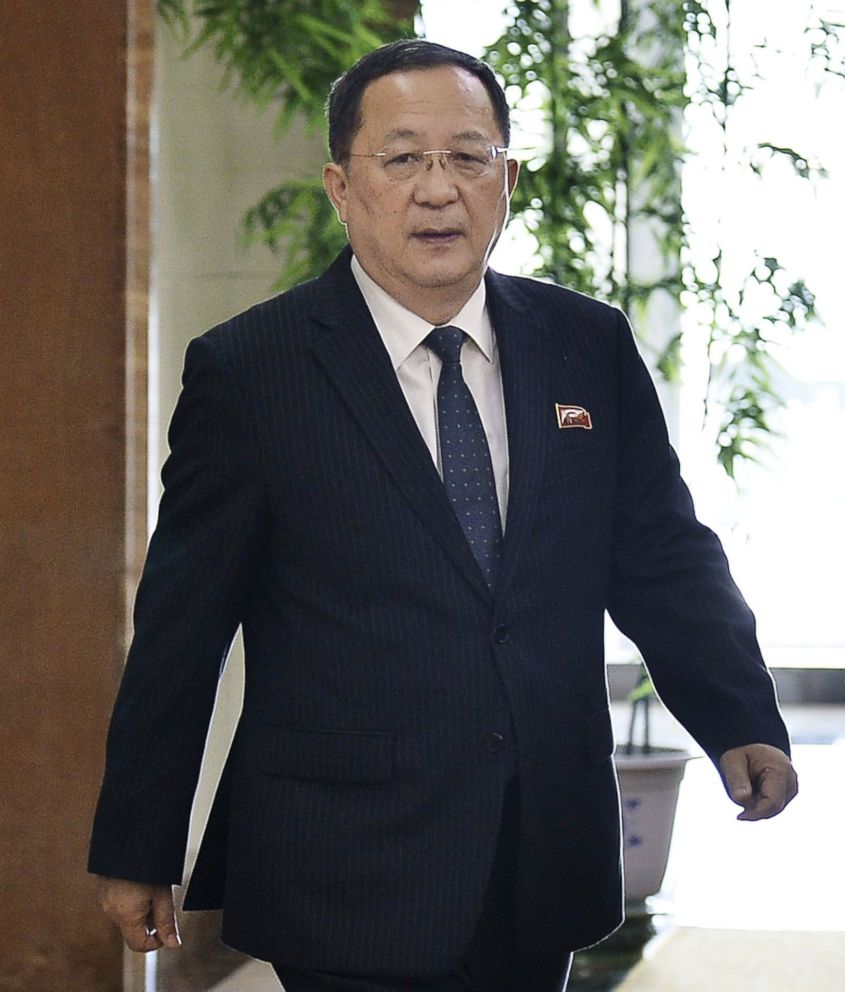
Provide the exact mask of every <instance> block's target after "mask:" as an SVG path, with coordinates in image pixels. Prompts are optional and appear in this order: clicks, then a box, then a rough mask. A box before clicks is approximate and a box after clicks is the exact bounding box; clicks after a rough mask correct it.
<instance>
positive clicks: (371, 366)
mask: <svg viewBox="0 0 845 992" xmlns="http://www.w3.org/2000/svg"><path fill="white" fill-rule="evenodd" d="M329 124H330V146H331V153H332V161H331V163H330V164H329V165H327V166H326V168H325V174H324V178H325V186H326V190H327V193H328V195H329V197H330V198H331V201H332V203H333V204H334V206H335V208H336V209H337V213H338V216H339V217H340V220H341V221H342V222H343V223H344V224H345V225H346V227H347V231H348V235H349V241H350V246H351V250H347V251H345V252H344V253H343V254H342V255H341V256H340V257H339V258H338V259H337V261H336V262H335V263H334V265H333V266H332V267H331V268H330V269H329V271H328V272H327V273H325V274H324V275H323V276H322V277H321V278H320V279H318V280H316V281H314V282H312V283H308V284H306V285H303V286H300V287H297V288H295V289H293V290H291V291H290V292H288V293H285V294H282V295H281V296H278V297H276V298H274V299H272V300H269V301H267V302H265V303H262V304H259V305H258V306H256V307H254V308H252V309H251V310H249V311H247V312H246V313H244V314H241V315H239V316H237V317H235V318H233V319H232V320H230V321H228V322H227V323H225V324H223V325H221V326H220V327H218V328H215V329H214V330H212V331H210V332H209V333H208V334H205V335H203V336H202V337H200V338H198V339H197V340H196V341H194V342H192V344H191V346H190V347H189V349H188V353H187V357H186V362H185V372H184V381H183V386H184V388H183V392H182V395H181V397H180V400H179V403H178V405H177V409H176V412H175V414H174V418H173V422H172V426H171V434H170V441H171V455H170V457H169V459H168V461H167V463H166V465H165V468H164V471H163V481H164V486H165V490H164V496H163V498H162V504H161V509H160V516H159V522H158V526H157V528H156V532H155V534H154V536H153V539H152V541H151V544H150V549H149V553H148V558H147V563H146V566H145V570H144V575H143V577H142V581H141V584H140V587H139V590H138V598H137V603H136V613H135V637H134V641H133V645H132V649H131V651H130V656H129V659H128V662H127V667H126V671H125V675H124V679H123V682H122V685H121V689H120V693H119V696H118V700H117V703H116V706H115V712H114V716H113V720H112V725H111V729H110V733H109V742H108V755H107V766H106V774H105V779H104V783H103V790H102V794H101V798H100V803H99V806H98V811H97V816H96V820H95V827H94V836H93V841H92V849H91V859H90V868H91V870H92V871H94V872H96V873H98V874H99V875H102V876H103V881H102V889H103V903H104V907H105V909H106V911H107V912H108V913H109V914H110V915H111V917H112V918H113V919H114V920H115V922H117V923H118V924H119V926H120V927H121V930H122V932H123V935H124V937H125V939H126V942H127V944H128V945H129V946H130V947H131V948H132V949H133V950H139V951H148V950H154V949H156V948H159V947H162V946H165V947H170V946H176V945H177V943H178V938H177V936H176V932H175V926H174V921H173V908H172V899H171V886H172V884H174V883H178V882H179V881H180V879H181V874H182V867H183V859H184V852H185V843H186V835H187V828H188V818H189V812H190V807H191V800H192V797H193V792H194V788H195V784H196V780H197V775H198V770H199V765H200V760H201V755H202V751H203V744H204V740H205V734H206V731H207V727H208V722H209V718H210V714H211V712H212V709H213V705H214V696H215V688H216V684H217V678H218V673H219V669H220V665H221V660H222V659H223V658H224V657H225V654H226V652H227V650H228V647H229V644H230V642H231V639H232V637H233V635H234V633H235V631H236V629H237V627H238V626H239V625H242V628H243V635H244V645H245V652H246V682H245V698H244V708H243V713H242V716H241V719H240V722H239V725H238V730H237V733H236V735H235V740H234V743H233V745H232V749H231V753H230V755H229V758H228V761H227V764H226V768H225V770H224V773H223V778H222V781H221V785H220V788H219V791H218V795H217V797H216V800H215V804H214V807H213V810H212V813H211V816H210V820H209V824H208V827H207V829H206V833H205V837H204V840H203V845H202V848H201V851H200V854H199V857H198V861H197V866H196V869H195V872H194V876H193V878H192V881H191V885H190V888H189V892H188V896H187V899H186V906H187V907H195V908H203V907H206V908H207V907H213V906H220V905H222V906H223V907H224V924H223V935H224V939H225V940H226V941H227V942H228V943H230V944H231V945H232V946H234V947H237V948H240V949H242V950H244V951H245V952H247V953H249V954H252V955H255V956H256V957H260V958H264V959H266V960H269V961H272V962H273V963H274V965H275V967H276V970H277V972H278V974H279V976H280V978H281V979H282V981H283V983H284V985H285V987H286V988H287V989H288V992H315V990H333V992H348V990H358V992H399V990H404V992H409V990H415V992H416V990H424V989H427V990H429V992H461V990H462V992H467V990H469V992H560V989H562V988H563V987H564V986H565V983H566V975H567V970H568V967H569V962H570V958H571V951H572V950H573V949H575V948H578V947H582V946H584V945H586V944H590V943H593V942H595V941H597V940H599V939H601V938H602V937H603V936H604V935H606V934H607V933H609V932H610V931H611V930H612V929H613V928H614V927H615V926H617V925H618V923H619V922H620V919H621V913H622V888H621V877H620V855H619V809H618V798H617V792H616V784H615V778H614V772H613V764H612V758H611V755H612V749H613V741H612V733H611V727H610V720H609V713H608V705H607V694H606V683H605V672H604V660H603V617H604V613H605V610H606V609H607V610H609V611H610V613H611V614H612V616H613V617H614V619H615V620H616V622H617V624H618V625H619V627H620V628H621V629H622V630H623V631H625V632H626V633H628V634H629V635H630V636H631V637H633V639H634V640H635V641H636V642H637V644H638V645H639V646H640V648H641V650H642V652H643V655H644V657H645V658H646V660H647V662H648V664H649V667H650V669H651V672H652V675H653V677H654V679H655V682H656V684H657V687H658V689H659V690H660V692H661V694H662V697H663V699H664V700H665V702H666V703H667V705H668V706H669V707H670V709H672V710H673V712H674V713H675V715H676V716H678V718H679V719H680V720H681V722H682V723H684V724H685V726H686V727H687V728H688V729H689V730H690V731H691V732H692V734H693V735H694V736H695V737H696V738H697V739H698V741H699V742H700V743H701V745H702V747H703V748H704V750H705V751H706V752H707V754H708V755H709V756H710V757H711V758H712V759H713V761H714V762H715V763H716V764H717V766H718V767H719V769H720V771H721V774H722V776H723V778H724V780H725V785H726V788H727V789H728V792H729V794H730V795H731V796H732V798H733V799H734V800H735V801H736V802H737V803H739V804H740V805H741V806H742V807H743V812H742V813H741V814H740V815H741V817H743V818H745V819H758V818H761V817H765V816H771V815H774V814H775V813H777V812H778V811H779V810H780V809H782V808H783V806H784V805H786V803H787V802H789V800H790V799H791V798H792V796H793V795H794V793H795V791H796V781H795V776H794V772H793V770H792V767H791V765H790V763H789V759H788V757H787V754H788V748H789V744H788V738H787V734H786V731H785V728H784V726H783V723H782V721H781V719H780V716H779V713H778V709H777V704H776V700H775V695H774V691H773V686H772V682H771V679H770V676H769V674H768V673H767V671H766V668H765V666H764V663H763V661H762V658H761V657H760V653H759V649H758V647H757V643H756V639H755V634H754V623H753V618H752V616H751V614H750V612H749V610H748V608H747V606H746V605H745V603H744V602H743V600H742V598H741V596H740V594H739V593H738V591H737V590H736V588H735V586H734V585H733V582H732V580H731V578H730V575H729V572H728V569H727V564H726V562H725V559H724V555H723V553H722V551H721V548H720V546H719V544H718V541H717V540H716V538H715V537H714V535H713V534H712V533H711V532H710V531H709V530H707V529H706V528H705V527H703V526H702V525H701V524H699V523H698V522H697V521H696V519H695V516H694V513H693V508H692V504H691V501H690V499H689V495H688V493H687V491H686V489H685V487H684V485H683V483H682V482H681V479H680V477H679V475H678V466H677V462H676V459H675V457H674V454H673V452H672V450H671V448H670V447H669V443H668V439H667V436H666V431H665V427H664V423H663V419H662V416H661V413H660V410H659V407H658V403H657V399H656V396H655V392H654V389H653V386H652V384H651V381H650V378H649V376H648V374H647V372H646V370H645V368H644V366H643V364H642V362H641V360H640V359H639V357H638V355H637V352H636V349H635V346H634V343H633V340H632V337H631V334H630V330H629V328H628V326H627V324H626V322H625V320H624V318H623V317H622V315H621V314H620V313H619V312H618V311H615V310H613V309H611V308H610V307H607V306H605V305H603V304H600V303H598V302H595V301H593V300H590V299H588V298H586V297H583V296H581V295H578V294H575V293H572V292H568V291H566V290H564V289H561V288H559V287H556V286H552V285H548V284H543V283H539V282H536V281H533V280H528V279H519V278H506V277H503V276H500V275H497V274H495V273H494V272H492V271H488V269H487V260H488V257H489V254H490V251H491V250H492V248H493V246H494V245H495V243H496V240H497V238H498V236H499V234H500V232H501V230H502V227H503V226H504V223H505V220H506V216H507V208H508V199H509V195H510V193H511V191H512V190H513V188H514V184H515V183H516V179H517V171H518V166H517V163H516V162H515V161H513V160H512V159H510V158H509V157H508V155H507V151H506V146H507V143H508V138H509V122H508V110H507V105H506V103H505V98H504V94H503V93H502V91H501V89H500V88H499V86H498V84H497V83H496V80H495V78H494V77H493V75H492V73H491V72H490V70H489V69H488V67H486V66H485V65H484V64H483V63H481V62H478V61H477V60H475V59H472V58H470V57H469V56H466V55H463V54H462V53H459V52H455V51H452V50H450V49H446V48H442V47H440V46H436V45H432V44H430V43H428V42H423V41H407V42H399V43H396V44H393V45H390V46H386V47H385V48H382V49H379V50H378V51H376V52H373V53H371V54H370V55H368V56H366V57H365V58H364V59H362V60H361V61H360V62H359V63H358V64H357V65H356V66H354V67H353V68H352V69H351V70H350V71H349V72H347V73H346V74H345V75H344V76H343V77H342V78H341V79H340V80H339V81H338V82H337V83H336V84H335V87H334V88H333V91H332V95H331V99H330V107H329Z"/></svg>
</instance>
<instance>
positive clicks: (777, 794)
mask: <svg viewBox="0 0 845 992" xmlns="http://www.w3.org/2000/svg"><path fill="white" fill-rule="evenodd" d="M754 786H755V788H754V793H753V796H752V800H751V802H750V803H749V804H748V805H747V806H746V808H745V809H744V810H743V812H742V813H740V814H739V816H738V817H737V819H740V820H766V819H769V818H770V817H772V816H777V814H778V813H780V812H781V810H783V809H784V807H785V806H786V805H787V804H788V803H790V802H791V801H792V800H793V799H794V798H795V796H796V794H797V792H798V778H797V776H796V775H795V772H794V770H793V769H792V767H791V766H790V765H787V766H786V767H785V768H780V767H778V768H774V767H770V766H766V767H764V768H763V769H762V770H761V771H760V772H759V773H758V775H757V776H756V779H755V782H754Z"/></svg>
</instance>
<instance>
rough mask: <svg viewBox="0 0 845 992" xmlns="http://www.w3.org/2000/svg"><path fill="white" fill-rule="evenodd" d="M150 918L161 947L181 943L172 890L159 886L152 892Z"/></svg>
mask: <svg viewBox="0 0 845 992" xmlns="http://www.w3.org/2000/svg"><path fill="white" fill-rule="evenodd" d="M151 918H152V923H153V926H154V927H155V929H156V931H157V933H156V934H155V936H156V937H157V939H158V940H159V941H160V942H161V945H160V946H162V947H179V946H180V944H181V943H182V940H181V938H180V937H179V929H178V927H177V926H176V915H175V913H174V911H173V890H172V889H171V888H170V886H169V885H168V886H160V887H158V888H157V889H156V891H155V892H154V894H153V900H152V912H151Z"/></svg>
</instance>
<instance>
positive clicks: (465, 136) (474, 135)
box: [452, 131, 490, 141]
mask: <svg viewBox="0 0 845 992" xmlns="http://www.w3.org/2000/svg"><path fill="white" fill-rule="evenodd" d="M489 140H490V139H489V138H488V137H487V135H486V134H485V133H484V132H483V131H461V133H460V134H453V135H452V141H489Z"/></svg>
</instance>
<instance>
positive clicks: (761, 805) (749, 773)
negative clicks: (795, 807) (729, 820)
mask: <svg viewBox="0 0 845 992" xmlns="http://www.w3.org/2000/svg"><path fill="white" fill-rule="evenodd" d="M719 769H720V770H721V772H722V778H723V779H724V782H725V789H726V790H727V793H728V795H729V796H730V797H731V799H732V800H733V801H734V802H735V803H736V804H737V805H738V806H742V812H741V813H740V814H739V816H738V817H737V819H738V820H765V819H768V817H770V816H777V814H778V813H780V811H781V810H782V809H783V808H784V807H785V806H786V805H787V803H790V802H792V800H793V799H794V798H795V796H796V794H797V792H798V776H797V775H796V774H795V769H794V768H793V767H792V763H791V762H790V760H789V758H788V757H787V756H786V755H785V754H784V753H783V751H781V750H780V748H777V747H772V746H771V745H770V744H746V745H745V746H744V747H735V748H731V750H730V751H725V753H724V754H723V755H722V757H721V758H720V759H719Z"/></svg>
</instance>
